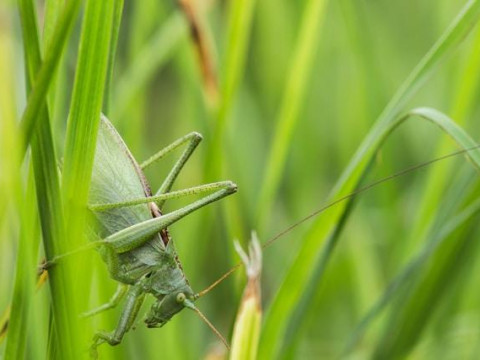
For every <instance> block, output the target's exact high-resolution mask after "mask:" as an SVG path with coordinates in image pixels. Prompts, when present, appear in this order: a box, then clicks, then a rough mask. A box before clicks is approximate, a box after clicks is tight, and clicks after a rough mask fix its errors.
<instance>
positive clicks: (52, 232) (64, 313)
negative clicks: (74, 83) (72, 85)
mask: <svg viewBox="0 0 480 360" xmlns="http://www.w3.org/2000/svg"><path fill="white" fill-rule="evenodd" d="M19 8H20V16H21V20H22V29H23V38H24V48H25V56H26V67H27V83H28V84H29V85H30V84H31V83H33V81H34V79H35V78H36V75H37V73H38V71H39V70H40V66H41V55H40V42H39V36H38V28H37V23H36V21H37V20H36V10H35V7H34V3H33V2H32V1H29V0H22V1H20V2H19ZM29 87H30V86H29ZM42 99H43V100H44V101H43V104H42V106H41V108H40V111H39V112H38V113H37V114H35V115H36V117H38V118H39V119H38V120H34V122H35V121H38V126H36V127H35V130H34V137H33V140H32V144H31V148H32V163H33V168H34V174H35V186H36V193H37V203H38V211H39V214H40V222H41V229H42V236H43V245H44V248H45V254H46V256H47V257H49V258H53V256H54V255H55V254H57V253H59V252H60V249H61V247H62V242H64V239H65V236H64V227H63V226H64V223H63V211H62V202H61V197H60V188H59V178H58V170H57V162H56V156H55V149H54V145H53V138H52V132H51V128H50V120H49V115H48V110H47V104H46V93H45V94H43V95H42ZM67 283H68V276H67V273H66V272H65V270H64V269H62V268H57V269H52V271H51V276H50V292H51V298H52V308H53V313H54V318H55V324H56V326H57V327H58V329H57V330H58V331H59V332H60V333H61V334H62V338H61V339H60V338H59V337H56V338H54V339H52V340H53V341H54V342H55V343H56V344H57V345H58V349H59V350H60V352H61V354H62V356H66V357H68V358H71V359H75V355H74V354H75V353H76V351H75V350H78V348H75V347H74V344H75V340H74V338H75V336H74V335H73V333H74V332H73V331H72V322H71V320H72V314H73V311H72V308H71V307H70V306H69V302H68V301H67V298H68V294H67V293H66V291H65V288H66V284H67ZM77 353H80V352H79V351H78V352H77Z"/></svg>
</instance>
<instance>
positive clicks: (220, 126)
mask: <svg viewBox="0 0 480 360" xmlns="http://www.w3.org/2000/svg"><path fill="white" fill-rule="evenodd" d="M254 7H255V0H241V1H234V2H232V3H230V9H229V23H228V26H229V27H228V35H227V49H226V51H225V58H224V60H223V62H222V68H221V75H222V78H221V81H220V84H221V85H220V100H219V104H218V109H216V114H215V123H214V124H213V135H212V142H211V143H210V146H209V148H208V163H207V169H206V173H207V180H210V179H213V178H216V177H218V176H220V175H221V173H222V163H223V156H222V154H223V151H222V149H223V144H224V136H225V129H226V126H227V121H228V119H229V116H230V114H231V111H232V105H233V101H234V98H235V94H236V92H237V90H238V87H239V85H240V82H241V79H242V76H243V72H244V68H245V60H246V56H247V51H248V44H249V40H250V30H251V23H252V16H253V11H254Z"/></svg>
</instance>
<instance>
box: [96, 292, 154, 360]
mask: <svg viewBox="0 0 480 360" xmlns="http://www.w3.org/2000/svg"><path fill="white" fill-rule="evenodd" d="M144 298H145V293H144V292H143V290H142V287H141V286H140V284H137V285H134V286H132V287H131V288H130V290H129V291H128V294H127V300H126V303H125V307H124V309H123V311H122V315H121V316H120V321H119V322H118V325H117V328H116V329H115V330H114V331H113V332H106V331H98V332H97V333H96V334H95V335H94V337H93V343H92V346H91V348H90V355H91V357H92V358H94V359H96V358H97V357H98V353H97V347H98V346H99V345H101V344H103V343H105V342H106V343H108V344H110V345H112V346H115V345H118V344H120V342H121V341H122V339H123V336H124V335H125V333H126V332H127V331H128V330H130V328H131V327H132V325H133V323H134V321H135V319H136V317H137V314H138V311H139V310H140V307H141V306H142V303H143V299H144Z"/></svg>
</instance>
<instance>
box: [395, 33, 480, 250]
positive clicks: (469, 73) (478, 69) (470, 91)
mask: <svg viewBox="0 0 480 360" xmlns="http://www.w3.org/2000/svg"><path fill="white" fill-rule="evenodd" d="M462 65H463V66H461V67H460V69H461V70H460V72H459V75H458V79H459V80H458V81H457V84H456V86H455V89H454V96H453V101H452V105H451V111H450V113H451V114H452V117H453V118H454V119H455V120H456V121H457V123H458V124H459V125H461V126H466V125H467V121H468V119H469V118H468V115H469V114H470V113H471V112H472V109H473V107H474V105H475V104H476V102H477V88H478V80H479V78H480V28H477V30H476V34H475V39H474V42H473V46H472V50H471V51H469V53H468V55H467V56H466V59H465V60H464V62H463V64H462ZM472 121H473V118H472ZM448 145H449V144H448V143H446V142H445V141H442V142H441V143H440V144H439V146H438V151H437V153H438V154H440V153H444V152H446V151H448V149H449V146H448ZM451 170H452V169H451V167H450V166H448V164H446V165H445V166H439V167H435V168H434V169H432V171H431V172H430V174H429V176H428V179H427V181H426V186H425V189H426V190H425V193H424V195H423V199H422V201H420V208H419V210H418V215H417V219H418V220H417V222H416V224H415V226H414V227H413V229H412V233H411V235H410V236H409V239H408V240H407V243H406V246H405V249H404V252H405V253H406V254H408V253H409V252H410V250H411V248H412V247H414V246H415V244H416V240H417V239H419V238H421V237H422V236H423V235H424V234H425V233H426V232H427V230H428V227H429V226H431V225H432V220H433V218H434V216H435V214H436V212H437V209H438V208H439V203H440V202H441V200H442V197H443V192H444V189H445V186H446V182H447V181H448V179H449V176H448V174H449V172H450V171H451Z"/></svg>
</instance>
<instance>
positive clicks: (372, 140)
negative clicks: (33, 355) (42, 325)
mask: <svg viewBox="0 0 480 360" xmlns="http://www.w3.org/2000/svg"><path fill="white" fill-rule="evenodd" d="M479 14H480V1H478V0H477V1H469V2H468V3H467V4H466V6H465V7H464V8H463V9H462V11H461V13H460V14H459V15H458V16H457V18H456V19H455V20H454V22H453V24H452V25H451V26H450V27H449V28H448V29H447V31H446V32H445V33H444V35H442V36H441V37H440V39H439V40H438V41H437V42H436V43H435V45H434V46H433V47H432V49H431V50H430V51H429V52H428V53H427V54H426V55H425V57H424V58H423V59H422V60H421V61H420V63H419V64H418V65H417V66H416V67H415V69H414V70H413V71H412V73H411V74H410V75H409V76H408V78H407V80H406V81H405V83H404V84H403V85H402V86H401V87H400V89H399V90H398V92H397V93H396V94H395V96H394V97H393V98H392V100H391V101H390V102H389V104H388V105H387V107H386V108H385V110H384V111H383V112H382V114H381V115H380V117H379V119H378V120H377V121H376V123H375V125H374V126H373V128H372V129H371V131H370V132H369V134H368V135H367V136H366V137H365V139H364V141H363V142H362V144H361V145H360V147H359V149H358V150H357V152H356V153H355V155H354V157H353V158H352V160H351V162H350V163H349V165H348V166H347V168H346V170H345V171H344V172H343V174H342V176H341V178H340V179H339V181H338V182H337V185H336V187H335V190H334V192H333V194H332V198H337V197H340V196H342V195H346V194H348V193H350V192H352V191H353V190H354V189H355V187H356V186H357V184H358V182H359V180H361V178H362V175H363V174H364V171H365V169H366V168H367V166H368V164H369V163H370V161H371V159H372V156H373V155H374V154H375V151H376V149H377V147H378V145H379V144H380V143H381V141H382V138H383V137H384V136H385V135H386V133H387V132H388V131H390V129H389V128H390V127H391V123H392V122H394V121H395V118H396V115H397V113H398V111H399V109H401V107H402V106H404V105H405V103H406V101H407V100H408V99H410V98H411V97H412V95H413V94H414V93H415V92H416V90H418V89H419V87H420V86H421V84H423V83H424V81H425V80H426V79H427V77H428V75H430V74H431V73H432V72H433V70H434V69H435V68H436V67H437V65H438V64H439V63H440V62H441V61H442V60H444V59H445V57H446V55H447V54H449V53H450V51H451V50H452V49H453V48H455V47H456V46H457V45H458V44H459V43H461V41H462V40H463V39H464V37H465V36H466V34H468V32H469V30H470V29H471V27H472V26H473V25H474V24H475V22H476V21H477V19H478V16H479ZM347 205H348V204H343V205H339V206H337V207H335V208H334V209H332V211H330V212H329V213H328V214H324V216H322V217H320V218H319V219H318V220H317V221H316V222H315V224H314V225H313V227H312V229H311V230H310V231H309V233H308V234H307V236H306V238H305V240H304V243H303V245H302V247H301V250H300V252H299V254H298V256H297V258H296V260H295V262H294V264H293V265H292V266H291V268H290V269H289V270H288V273H287V276H286V278H285V279H284V281H283V283H282V285H281V288H280V290H279V293H278V294H277V297H276V299H275V300H274V302H273V304H272V307H271V308H270V310H269V311H268V312H267V316H266V320H265V327H264V332H263V337H262V339H263V340H262V341H261V346H260V357H262V358H271V357H272V356H274V354H276V351H277V349H278V346H279V339H283V335H282V334H284V332H285V330H286V322H285V321H283V319H285V318H290V317H291V315H292V313H293V312H294V309H295V306H296V303H297V302H298V300H299V298H300V296H301V294H302V292H303V291H304V289H305V288H306V286H307V284H308V282H309V279H310V278H311V274H312V272H313V271H314V269H315V267H316V265H315V264H316V263H317V262H318V249H320V248H321V246H322V244H324V243H325V239H328V237H329V236H330V235H331V234H332V233H333V232H334V230H335V228H336V226H337V224H338V221H339V219H340V218H341V217H342V214H343V212H344V210H345V208H346V206H347Z"/></svg>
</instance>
